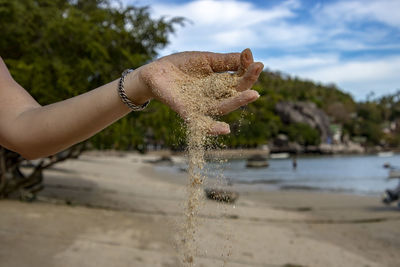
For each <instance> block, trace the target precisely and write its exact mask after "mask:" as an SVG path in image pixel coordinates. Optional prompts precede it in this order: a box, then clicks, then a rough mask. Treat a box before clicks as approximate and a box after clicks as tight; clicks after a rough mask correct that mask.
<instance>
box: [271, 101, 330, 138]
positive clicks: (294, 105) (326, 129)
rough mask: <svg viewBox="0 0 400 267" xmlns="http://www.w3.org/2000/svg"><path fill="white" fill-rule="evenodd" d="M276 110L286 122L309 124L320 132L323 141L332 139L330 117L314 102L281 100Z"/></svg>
mask: <svg viewBox="0 0 400 267" xmlns="http://www.w3.org/2000/svg"><path fill="white" fill-rule="evenodd" d="M275 110H276V112H277V114H278V115H279V116H280V117H281V119H282V121H283V122H284V123H287V124H290V123H304V124H307V125H309V126H310V127H312V128H314V129H317V130H318V131H319V132H320V134H321V141H322V143H329V142H330V140H332V132H331V130H330V122H329V118H328V116H327V115H326V114H325V112H324V111H322V110H321V109H319V108H317V106H316V105H315V104H314V103H312V102H279V103H278V104H276V106H275Z"/></svg>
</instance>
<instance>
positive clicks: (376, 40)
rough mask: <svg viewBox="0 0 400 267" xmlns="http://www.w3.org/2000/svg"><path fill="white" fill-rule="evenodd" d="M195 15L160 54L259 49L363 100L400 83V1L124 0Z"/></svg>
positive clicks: (295, 72) (283, 66) (264, 57)
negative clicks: (369, 95) (371, 94)
mask: <svg viewBox="0 0 400 267" xmlns="http://www.w3.org/2000/svg"><path fill="white" fill-rule="evenodd" d="M122 2H123V3H124V4H125V5H129V4H133V5H135V6H144V5H148V6H150V12H151V14H152V16H153V17H154V18H159V17H161V16H165V17H173V16H182V17H185V18H186V19H187V22H186V25H185V26H184V27H178V28H177V31H176V33H175V34H174V35H172V36H171V38H170V41H171V42H170V44H169V45H168V46H167V47H166V48H164V49H162V50H161V51H160V55H162V56H163V55H167V54H170V53H175V52H180V51H188V50H189V51H193V50H199V51H213V52H236V51H241V50H243V49H245V48H247V47H248V48H251V49H252V51H253V54H254V58H255V59H256V60H257V61H261V62H263V63H264V65H265V68H266V69H269V70H273V71H281V72H282V73H285V74H288V75H291V76H296V77H299V78H302V79H308V80H313V81H315V82H319V83H322V84H332V83H333V84H335V85H337V86H338V87H339V88H340V89H341V90H343V91H345V92H348V93H350V94H351V95H352V96H353V97H354V98H355V99H356V100H365V99H366V96H367V95H368V94H370V93H371V92H372V93H373V94H374V96H375V97H379V96H382V95H385V94H389V93H394V92H396V91H397V90H399V89H400V15H399V14H400V0H347V1H343V0H325V1H311V0H281V1H278V0H264V1H261V0H164V1H162V0H122Z"/></svg>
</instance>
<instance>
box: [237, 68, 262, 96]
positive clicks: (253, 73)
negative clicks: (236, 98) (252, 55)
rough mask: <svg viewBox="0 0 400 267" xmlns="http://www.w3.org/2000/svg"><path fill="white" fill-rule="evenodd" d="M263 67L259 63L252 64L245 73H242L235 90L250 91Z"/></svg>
mask: <svg viewBox="0 0 400 267" xmlns="http://www.w3.org/2000/svg"><path fill="white" fill-rule="evenodd" d="M263 68H264V65H263V64H262V63H261V62H256V63H252V64H251V65H250V67H249V68H248V69H247V71H246V72H245V73H244V75H243V77H242V78H240V80H239V83H238V85H237V87H236V90H238V91H239V92H242V91H245V90H247V89H250V88H251V87H252V86H253V84H254V83H255V82H256V81H257V79H258V76H260V73H261V71H262V70H263Z"/></svg>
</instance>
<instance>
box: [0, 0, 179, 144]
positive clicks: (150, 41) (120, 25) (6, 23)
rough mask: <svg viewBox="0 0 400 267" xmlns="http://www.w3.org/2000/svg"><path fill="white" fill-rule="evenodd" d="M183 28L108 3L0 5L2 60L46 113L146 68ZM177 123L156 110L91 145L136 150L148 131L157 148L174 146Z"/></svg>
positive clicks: (37, 0) (23, 1) (22, 1)
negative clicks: (47, 107) (53, 106)
mask: <svg viewBox="0 0 400 267" xmlns="http://www.w3.org/2000/svg"><path fill="white" fill-rule="evenodd" d="M182 23H183V19H182V18H172V19H165V18H161V19H153V18H151V17H150V13H149V10H148V8H146V7H127V8H122V7H120V8H113V7H111V5H110V2H109V1H108V0H78V1H68V0H18V1H15V0H0V29H1V31H2V38H0V55H1V56H2V58H3V59H4V60H5V62H6V64H7V66H8V67H9V69H10V72H11V74H12V75H13V77H14V79H15V80H16V81H17V82H18V83H20V84H21V85H22V86H23V87H24V88H26V89H27V90H28V91H29V92H30V93H31V94H32V95H33V96H34V97H35V99H36V100H37V101H38V102H39V103H40V104H42V105H45V104H50V103H54V102H56V101H60V100H63V99H66V98H69V97H72V96H76V95H78V94H82V93H84V92H87V91H88V90H91V89H93V88H96V87H99V86H101V85H103V84H105V83H108V82H110V81H112V80H114V79H116V78H118V77H119V76H120V74H121V73H122V71H123V70H124V69H126V68H128V67H130V68H132V67H133V68H136V67H139V66H141V65H143V64H145V63H146V62H148V61H149V60H151V59H153V58H154V57H155V56H156V55H157V51H158V49H160V48H163V47H164V46H165V45H166V44H167V43H168V36H169V34H170V33H172V32H173V31H174V28H175V26H176V25H178V24H182ZM155 110H157V111H155ZM155 114H158V115H155ZM149 120H150V121H151V123H149ZM177 123H179V121H178V120H177V119H176V116H175V114H173V112H171V111H170V110H168V108H166V107H165V106H161V105H159V104H157V103H154V104H152V108H151V111H147V112H144V113H140V114H139V113H135V114H131V115H129V116H127V117H125V118H123V119H121V120H120V121H119V122H117V123H115V124H113V125H112V126H110V127H108V128H107V129H106V130H104V131H102V132H101V133H100V134H98V135H97V136H95V137H94V138H93V139H92V142H93V144H94V145H95V146H97V147H100V148H110V147H114V148H119V149H125V148H135V147H138V146H140V145H143V144H144V143H145V141H147V140H145V138H146V133H147V132H148V130H149V127H150V128H151V127H153V128H154V135H155V139H156V140H161V139H165V140H164V142H165V143H166V144H168V145H172V144H174V142H176V140H174V138H173V137H172V136H174V131H175V130H173V129H172V128H171V129H169V128H168V127H169V126H174V125H175V124H177ZM155 125H157V126H155ZM160 125H164V126H161V127H159V126H160Z"/></svg>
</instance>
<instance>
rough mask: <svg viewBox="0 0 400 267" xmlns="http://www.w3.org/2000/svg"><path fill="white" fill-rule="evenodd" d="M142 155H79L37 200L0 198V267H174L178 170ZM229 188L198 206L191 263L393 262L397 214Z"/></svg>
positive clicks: (356, 200) (346, 200) (326, 197)
mask: <svg viewBox="0 0 400 267" xmlns="http://www.w3.org/2000/svg"><path fill="white" fill-rule="evenodd" d="M149 159H151V156H146V157H144V156H139V155H135V154H128V155H125V156H117V155H113V156H110V155H108V156H107V155H104V154H103V155H102V154H98V155H96V154H93V153H92V154H88V155H83V156H82V157H81V158H80V159H78V160H69V161H67V162H64V163H61V164H58V165H56V166H55V168H53V169H51V170H47V171H46V172H45V182H44V183H45V185H46V188H45V190H44V191H43V192H41V194H40V196H39V199H38V201H36V202H34V203H21V202H19V201H16V200H2V201H0V211H1V214H2V215H1V216H0V266H9V267H19V266H21V267H22V266H43V267H48V266H61V267H62V266H85V267H86V266H88V267H89V266H90V267H91V266H100V267H102V266H116V267H119V266H164V267H165V266H174V267H175V266H179V256H180V252H179V251H177V249H176V248H175V246H174V243H175V242H174V240H176V239H177V238H179V235H178V234H177V229H178V226H179V224H180V223H181V222H182V219H183V215H182V214H183V205H184V201H185V199H186V192H185V188H186V187H185V184H186V180H187V179H186V174H184V173H182V174H176V175H175V174H172V173H159V172H157V171H156V170H154V168H153V165H151V164H148V163H145V161H146V160H149ZM233 189H234V190H237V191H239V192H240V197H239V199H238V201H237V203H235V205H231V204H218V203H216V202H214V201H210V200H207V201H205V203H204V205H203V209H202V211H201V215H200V218H201V219H200V225H199V228H198V229H199V236H200V237H199V238H198V242H199V245H200V249H199V251H198V256H197V259H196V261H197V265H196V266H224V265H223V264H224V261H225V262H226V264H225V266H233V267H236V266H284V265H285V264H296V265H294V266H371V267H372V266H393V267H394V266H398V263H399V262H400V254H399V253H398V251H399V249H400V227H399V225H400V211H399V210H397V209H396V208H395V207H385V206H383V205H382V204H381V203H380V201H379V198H376V197H365V196H353V195H344V194H336V193H320V192H306V191H292V190H288V191H272V192H262V191H259V190H257V187H256V186H251V185H246V186H237V187H234V188H233ZM227 254H231V255H229V256H227ZM287 266H288V265H287Z"/></svg>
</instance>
